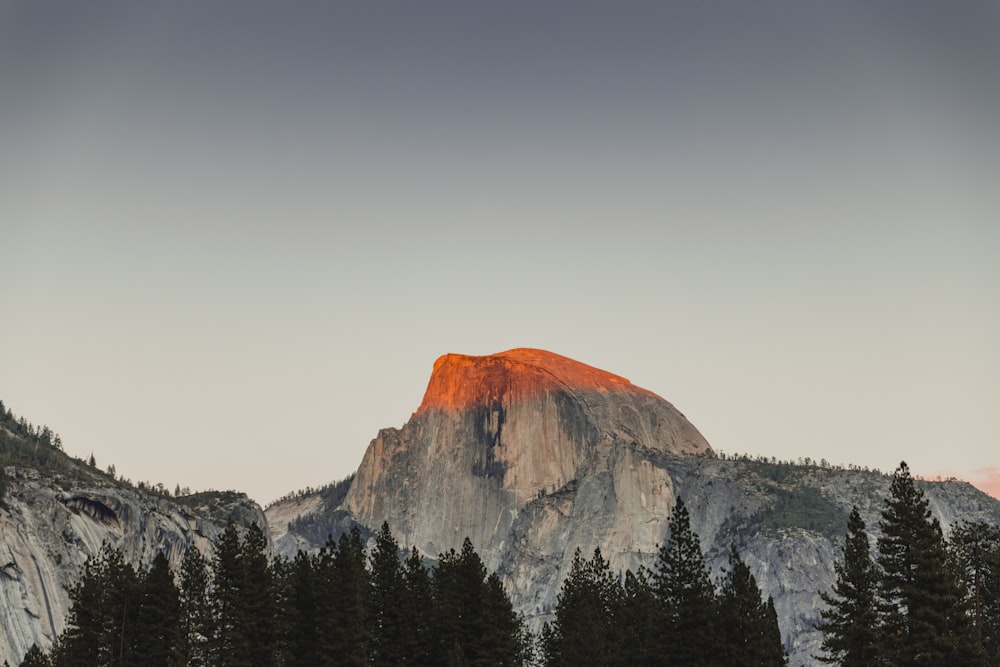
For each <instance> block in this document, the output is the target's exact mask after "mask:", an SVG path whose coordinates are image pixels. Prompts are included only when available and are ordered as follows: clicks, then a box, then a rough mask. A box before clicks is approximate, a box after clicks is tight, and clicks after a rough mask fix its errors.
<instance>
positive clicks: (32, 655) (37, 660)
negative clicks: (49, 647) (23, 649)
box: [3, 644, 52, 667]
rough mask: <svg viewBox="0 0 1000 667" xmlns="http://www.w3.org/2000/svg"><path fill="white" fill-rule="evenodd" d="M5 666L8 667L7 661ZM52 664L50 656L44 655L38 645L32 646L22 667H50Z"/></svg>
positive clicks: (25, 656) (22, 661) (25, 655)
mask: <svg viewBox="0 0 1000 667" xmlns="http://www.w3.org/2000/svg"><path fill="white" fill-rule="evenodd" d="M3 664H4V665H5V666H6V665H7V661H6V660H5V661H4V663H3ZM51 664H52V663H51V661H50V660H49V658H48V656H46V655H45V654H44V653H42V650H41V649H40V648H38V645H37V644H32V645H31V648H29V649H28V652H27V653H25V654H24V659H23V660H21V667H49V666H50V665H51Z"/></svg>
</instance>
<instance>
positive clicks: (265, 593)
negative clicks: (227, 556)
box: [237, 522, 278, 667]
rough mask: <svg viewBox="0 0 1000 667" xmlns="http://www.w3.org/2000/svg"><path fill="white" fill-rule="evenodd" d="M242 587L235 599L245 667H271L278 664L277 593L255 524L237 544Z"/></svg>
mask: <svg viewBox="0 0 1000 667" xmlns="http://www.w3.org/2000/svg"><path fill="white" fill-rule="evenodd" d="M240 563H241V575H242V577H243V582H242V585H241V586H240V589H239V597H238V607H237V612H238V622H239V626H238V627H239V633H238V636H239V638H240V643H241V644H242V645H243V646H245V647H246V648H245V650H244V655H245V656H246V657H245V659H246V664H249V665H251V666H252V667H270V666H271V665H274V664H276V660H277V642H278V632H277V620H278V609H277V603H276V594H277V590H276V587H275V582H274V571H273V569H272V568H271V563H270V560H269V559H268V556H267V536H266V535H264V531H263V530H261V528H260V526H258V525H257V523H256V522H254V523H252V524H250V527H249V528H247V531H246V533H245V534H244V535H243V539H242V540H241V542H240Z"/></svg>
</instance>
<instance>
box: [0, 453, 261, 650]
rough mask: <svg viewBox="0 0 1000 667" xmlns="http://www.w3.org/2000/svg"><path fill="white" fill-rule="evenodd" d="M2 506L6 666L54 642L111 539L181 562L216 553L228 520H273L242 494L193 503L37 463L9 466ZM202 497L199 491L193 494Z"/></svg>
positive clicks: (133, 552)
mask: <svg viewBox="0 0 1000 667" xmlns="http://www.w3.org/2000/svg"><path fill="white" fill-rule="evenodd" d="M5 474H6V476H7V484H8V486H7V491H6V493H5V495H4V506H3V507H0V664H3V661H4V660H7V661H8V662H10V664H14V665H16V664H18V663H19V662H20V660H21V658H22V657H23V656H24V654H25V652H26V651H27V650H28V649H29V648H30V647H31V646H32V644H38V645H39V646H41V647H42V648H43V649H47V648H48V647H49V646H51V644H52V642H53V641H54V640H55V638H56V637H57V636H58V635H59V634H60V633H61V632H62V630H63V628H64V624H65V620H66V615H67V613H68V611H69V594H68V591H69V588H70V587H71V586H72V585H73V584H74V583H75V582H76V580H77V577H78V576H79V574H80V572H81V571H82V567H83V564H84V562H85V561H86V560H87V558H88V557H89V556H91V555H94V554H96V553H97V552H98V551H99V550H100V549H101V547H102V545H103V544H104V543H105V542H109V543H110V544H112V545H113V546H115V547H117V548H119V549H121V550H122V552H123V553H124V555H125V558H126V560H128V561H129V562H131V563H132V564H133V565H135V566H143V567H145V566H148V565H149V563H150V562H152V559H153V557H154V556H155V555H156V554H157V553H158V552H161V551H162V552H163V553H165V554H166V555H167V557H168V558H169V560H170V562H171V565H173V566H175V567H176V566H177V565H179V563H180V560H181V559H182V558H183V556H184V552H185V551H186V550H187V548H188V546H189V545H191V544H195V545H197V546H198V548H199V549H200V550H201V551H202V553H205V554H206V555H210V554H211V552H212V547H211V545H212V542H213V540H214V539H215V537H216V536H217V535H218V534H219V532H221V530H222V528H223V526H224V521H225V519H224V518H223V517H228V516H232V517H233V519H234V521H236V522H237V523H238V524H241V525H249V524H250V522H252V521H257V522H258V523H259V524H260V525H262V526H264V525H266V523H265V519H264V515H263V512H262V510H261V509H260V508H259V507H257V506H256V505H255V504H253V503H251V502H250V501H248V500H246V497H245V496H242V498H241V497H240V496H238V495H236V494H231V495H232V496H233V499H232V500H229V501H222V502H221V503H220V501H219V499H218V497H217V495H213V494H205V496H204V503H203V504H201V505H199V503H192V504H191V505H190V506H187V505H182V504H180V503H177V502H173V501H171V500H168V499H166V498H161V497H157V496H153V495H149V494H145V493H142V492H139V491H135V490H132V489H128V488H124V487H120V486H105V487H98V486H94V487H87V488H75V483H74V482H73V481H70V480H68V479H66V478H63V477H60V476H50V475H45V474H42V473H39V472H38V471H36V470H33V469H30V468H17V467H8V468H5ZM193 499H197V497H195V498H193Z"/></svg>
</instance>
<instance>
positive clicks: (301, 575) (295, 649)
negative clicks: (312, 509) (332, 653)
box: [282, 551, 327, 667]
mask: <svg viewBox="0 0 1000 667" xmlns="http://www.w3.org/2000/svg"><path fill="white" fill-rule="evenodd" d="M282 589H283V591H284V592H283V595H282V616H283V618H284V623H283V626H282V629H283V635H284V645H285V664H286V665H288V667H314V666H316V665H323V664H327V663H326V662H324V660H323V654H322V650H321V649H322V647H321V642H320V634H319V633H320V616H319V615H320V601H321V599H322V597H323V595H324V592H325V591H324V590H323V589H322V587H321V582H320V580H319V576H318V573H317V570H316V559H315V558H313V557H310V556H309V555H308V554H306V553H304V552H303V551H299V552H298V553H297V554H295V558H294V559H293V560H292V561H291V562H290V563H287V564H286V565H285V568H284V577H283V584H282Z"/></svg>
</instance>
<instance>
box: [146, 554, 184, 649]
mask: <svg viewBox="0 0 1000 667" xmlns="http://www.w3.org/2000/svg"><path fill="white" fill-rule="evenodd" d="M139 590H140V599H139V613H138V617H137V624H138V625H137V629H136V636H137V642H136V661H137V664H140V665H144V666H147V667H167V666H168V665H176V664H178V662H179V661H180V659H181V653H182V646H181V622H180V596H179V594H178V591H177V586H176V585H175V584H174V577H173V574H172V573H171V572H170V563H169V562H168V561H167V558H166V556H164V555H163V553H162V552H160V553H158V554H156V557H155V558H154V559H153V562H152V564H151V565H150V568H149V570H148V571H147V572H145V573H143V576H142V581H141V583H140V586H139Z"/></svg>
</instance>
